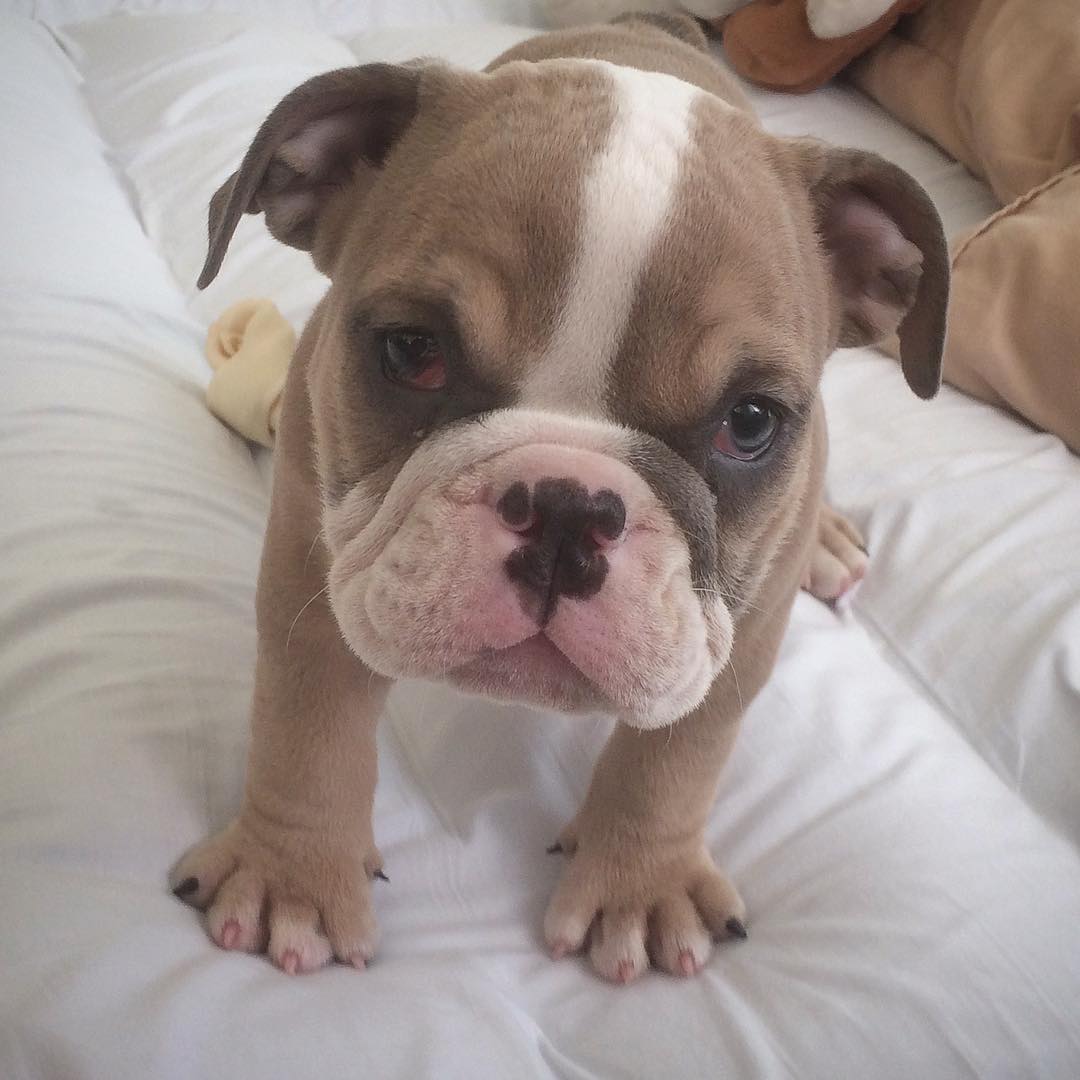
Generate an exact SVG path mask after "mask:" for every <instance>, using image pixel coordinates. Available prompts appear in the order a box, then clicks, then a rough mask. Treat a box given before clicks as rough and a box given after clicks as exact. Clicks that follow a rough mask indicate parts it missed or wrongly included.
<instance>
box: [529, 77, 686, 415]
mask: <svg viewBox="0 0 1080 1080" xmlns="http://www.w3.org/2000/svg"><path fill="white" fill-rule="evenodd" d="M579 62H580V63H584V64H590V65H595V66H598V67H600V68H602V69H603V70H604V71H605V73H606V74H607V75H608V76H609V77H610V79H611V81H612V84H613V92H614V94H615V96H616V105H617V111H616V114H615V119H614V121H613V123H612V125H611V130H610V131H609V133H608V137H607V142H606V144H605V145H604V147H603V149H601V150H600V151H599V153H598V154H597V155H596V157H595V159H594V160H593V162H592V163H591V164H590V166H589V168H588V170H587V172H586V174H585V181H584V190H583V192H582V211H581V224H580V226H579V230H578V235H579V237H580V240H579V246H578V251H577V257H576V261H575V265H574V269H573V271H572V273H573V277H572V279H571V282H570V288H569V291H568V293H567V302H566V305H565V307H564V308H563V310H562V311H561V312H560V314H559V319H558V322H557V324H556V326H555V331H554V333H553V334H552V337H551V340H550V341H549V343H548V346H547V349H546V350H545V352H544V355H543V356H542V357H540V358H539V359H538V360H537V362H536V364H535V366H534V368H533V373H532V374H531V375H530V377H529V379H528V380H527V382H526V384H525V386H524V388H523V391H522V402H523V403H524V404H528V405H532V406H540V407H545V408H558V409H562V410H565V411H568V412H572V413H581V412H586V411H590V412H593V413H594V414H595V413H596V412H597V411H599V408H600V406H601V404H602V402H603V398H604V390H605V386H606V382H607V373H608V370H609V368H610V366H611V362H612V360H613V359H614V354H615V350H616V348H617V347H618V344H619V339H620V336H621V334H622V331H623V328H624V327H625V326H626V322H627V319H628V318H629V316H630V310H631V306H632V305H633V302H634V294H635V292H636V291H637V285H638V280H639V279H640V277H641V272H642V270H643V268H644V266H645V263H646V261H647V259H648V257H649V253H650V252H651V250H652V247H653V245H654V243H655V241H656V239H657V236H658V234H659V232H660V229H661V228H662V226H663V223H664V221H665V219H666V218H667V216H668V213H669V211H670V208H671V204H672V202H673V200H674V198H675V190H676V186H677V184H678V179H679V168H680V162H681V160H682V157H683V155H684V153H685V152H686V150H687V147H688V146H689V144H690V112H691V108H692V106H693V102H694V99H695V98H696V97H697V95H698V94H700V93H702V91H701V90H699V89H698V88H697V87H696V86H691V85H690V84H689V83H685V82H683V81H682V80H681V79H676V78H674V77H673V76H671V75H662V74H659V73H656V72H645V71H638V70H636V69H634V68H627V67H620V66H619V65H617V64H610V63H608V62H606V61H603V60H582V61H579Z"/></svg>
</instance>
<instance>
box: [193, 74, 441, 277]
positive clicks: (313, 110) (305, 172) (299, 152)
mask: <svg viewBox="0 0 1080 1080" xmlns="http://www.w3.org/2000/svg"><path fill="white" fill-rule="evenodd" d="M421 74H422V69H421V68H420V67H418V66H417V67H414V66H404V67H402V66H397V65H394V64H365V65H364V66H363V67H353V68H342V69H341V70H339V71H328V72H327V73H326V74H324V75H317V76H316V77H315V78H314V79H309V80H308V81H307V82H306V83H304V84H303V85H302V86H298V87H297V88H296V89H295V90H293V91H292V93H290V94H289V95H288V96H287V97H285V98H283V99H282V101H281V102H279V103H278V105H277V107H276V108H275V109H274V110H273V112H271V113H270V115H269V116H268V117H267V118H266V120H265V121H264V123H263V125H262V127H260V128H259V132H258V134H257V135H256V136H255V141H254V142H253V143H252V144H251V146H250V148H249V149H248V152H247V153H246V154H245V155H244V160H243V162H242V163H241V165H240V168H239V169H238V170H237V171H236V172H235V173H233V175H232V176H230V177H229V179H228V180H226V181H225V183H224V184H222V185H221V187H220V188H219V189H218V190H217V192H216V194H215V195H214V197H213V199H212V200H211V202H210V247H209V250H208V252H207V255H206V263H205V265H204V266H203V269H202V273H201V274H200V275H199V282H198V284H199V288H200V289H205V288H206V286H207V285H209V284H210V282H211V281H213V280H214V278H215V277H216V276H217V272H218V270H219V269H220V267H221V261H222V259H224V258H225V250H226V248H228V246H229V241H230V240H231V239H232V235H233V232H234V231H235V230H236V226H237V223H238V222H239V221H240V215H241V214H245V213H246V214H256V213H258V212H259V211H262V212H263V213H264V214H265V215H266V225H267V228H268V229H269V230H270V232H271V233H272V234H273V235H274V236H275V237H276V238H277V239H278V240H280V241H281V242H282V243H283V244H288V245H289V246H290V247H295V248H300V249H301V250H303V251H310V250H311V248H312V245H313V243H314V239H315V228H316V224H317V222H318V217H319V212H320V210H321V209H322V207H323V204H324V203H325V200H326V197H327V196H328V195H330V194H331V193H332V192H333V191H335V190H337V189H338V188H340V187H341V185H343V184H344V183H346V182H347V181H348V180H349V178H350V177H351V176H352V174H353V170H354V168H356V166H357V165H358V164H359V163H360V162H364V163H366V164H368V165H371V166H376V167H377V166H379V165H381V164H382V162H383V160H384V159H385V158H386V155H387V154H388V153H389V151H390V148H391V147H392V146H393V144H394V142H395V141H396V140H397V139H398V138H399V137H400V136H401V134H402V132H403V131H404V130H405V129H406V128H407V127H408V126H409V124H410V123H411V122H412V119H413V117H414V116H415V115H416V110H417V106H418V100H419V88H420V79H421Z"/></svg>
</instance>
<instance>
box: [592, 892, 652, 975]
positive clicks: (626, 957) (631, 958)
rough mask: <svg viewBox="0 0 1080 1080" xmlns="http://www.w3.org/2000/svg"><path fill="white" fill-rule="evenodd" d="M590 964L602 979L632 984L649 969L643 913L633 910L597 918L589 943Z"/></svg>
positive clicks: (605, 914) (611, 913) (606, 913)
mask: <svg viewBox="0 0 1080 1080" xmlns="http://www.w3.org/2000/svg"><path fill="white" fill-rule="evenodd" d="M589 960H590V962H591V963H592V966H593V969H594V970H595V971H596V973H597V974H598V975H599V976H600V977H601V978H603V979H607V980H608V981H609V982H615V983H628V982H632V981H633V980H634V979H636V978H637V977H638V976H639V975H641V974H643V973H644V972H645V971H646V970H647V969H648V966H649V956H648V953H647V951H646V949H645V913H644V912H643V911H638V910H634V909H629V910H623V911H611V912H603V913H601V914H600V915H599V916H597V919H596V923H595V924H594V926H593V930H592V937H591V939H590V942H589Z"/></svg>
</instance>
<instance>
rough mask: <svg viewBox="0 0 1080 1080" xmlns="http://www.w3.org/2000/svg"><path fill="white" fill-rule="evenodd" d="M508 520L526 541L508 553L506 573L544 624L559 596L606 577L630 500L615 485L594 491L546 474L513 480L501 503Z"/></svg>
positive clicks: (584, 592)
mask: <svg viewBox="0 0 1080 1080" xmlns="http://www.w3.org/2000/svg"><path fill="white" fill-rule="evenodd" d="M496 510H497V511H498V513H499V517H500V519H501V521H502V522H503V524H504V525H505V526H506V527H507V528H508V529H511V530H512V531H513V532H516V533H518V534H519V535H520V536H521V537H522V538H523V540H524V542H523V543H522V544H521V545H519V546H518V547H517V548H515V549H514V551H513V552H511V554H510V555H509V556H508V557H507V559H506V563H505V569H506V573H507V576H508V577H509V578H510V580H511V581H513V582H515V584H517V585H519V586H521V587H522V589H523V590H524V592H525V594H526V598H527V601H528V605H529V607H530V608H531V609H534V610H532V611H531V612H530V613H532V614H535V615H536V617H537V619H538V620H539V621H540V624H541V625H544V624H545V623H546V622H547V621H548V620H549V619H550V618H551V616H552V614H553V613H554V611H555V605H556V604H557V602H558V599H559V597H560V596H572V597H578V598H586V597H589V596H592V595H594V594H595V593H597V592H598V591H599V590H600V588H601V586H602V585H603V584H604V579H605V578H606V577H607V572H608V561H607V558H606V557H605V552H608V551H609V550H610V549H611V548H613V547H614V546H616V545H617V544H618V543H619V541H620V540H621V538H622V535H623V532H624V530H625V528H626V506H625V504H624V503H623V500H622V498H621V497H620V496H619V495H617V494H616V493H615V492H614V491H610V490H608V489H607V488H601V489H600V490H599V491H597V492H595V493H594V494H590V493H589V491H588V490H587V489H586V488H585V486H584V485H583V484H581V483H579V482H578V481H577V480H571V479H566V478H562V479H552V478H545V479H543V480H538V481H537V482H536V484H535V485H534V487H533V488H532V490H531V491H530V489H529V486H528V485H527V484H525V483H524V482H523V481H520V480H519V481H516V482H514V483H512V484H511V485H510V486H509V487H508V488H507V489H506V491H505V492H504V493H503V494H502V496H501V497H500V499H499V501H498V502H497V503H496Z"/></svg>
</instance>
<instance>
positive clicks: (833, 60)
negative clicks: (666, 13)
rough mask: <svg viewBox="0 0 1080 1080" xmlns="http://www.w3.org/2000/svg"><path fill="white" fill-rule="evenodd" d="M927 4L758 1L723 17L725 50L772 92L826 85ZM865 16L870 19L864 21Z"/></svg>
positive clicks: (906, 0)
mask: <svg viewBox="0 0 1080 1080" xmlns="http://www.w3.org/2000/svg"><path fill="white" fill-rule="evenodd" d="M924 3H926V0H899V2H896V3H886V4H883V3H881V2H880V0H878V2H870V0H865V2H864V0H847V2H844V0H832V2H829V0H819V2H818V3H815V2H814V0H809V2H808V0H753V2H752V3H750V4H747V5H745V6H744V7H740V8H739V10H738V11H736V12H735V13H734V14H732V15H730V16H729V17H728V18H727V19H726V20H724V23H723V36H724V52H725V53H726V54H727V57H728V60H730V62H731V66H732V67H733V68H734V69H735V70H736V71H737V72H738V73H739V74H740V75H742V76H743V78H745V79H749V80H750V82H753V83H757V84H758V85H759V86H765V87H768V88H769V89H771V90H787V91H789V92H792V93H805V92H807V91H809V90H815V89H817V87H819V86H822V85H823V84H824V83H827V82H828V81H829V80H830V79H831V78H832V77H833V76H834V75H836V74H837V73H838V72H839V71H841V70H842V69H843V68H845V67H847V65H848V64H850V63H851V61H852V60H854V59H855V58H856V57H857V56H860V55H861V54H862V53H864V52H866V50H867V49H869V48H871V46H873V45H876V44H877V42H879V41H880V40H881V39H882V38H883V37H884V36H885V35H886V34H887V33H888V32H889V31H890V30H891V29H892V28H893V27H894V26H895V25H896V22H897V20H898V19H899V18H900V16H901V15H907V14H910V13H911V12H914V11H917V10H918V9H919V8H920V7H922V6H923V4H924ZM815 15H817V16H818V17H815ZM822 15H824V16H828V18H822V17H821V16H822ZM866 18H869V20H870V21H868V22H863V21H862V20H863V19H866ZM836 31H840V32H839V33H837V32H836Z"/></svg>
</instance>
